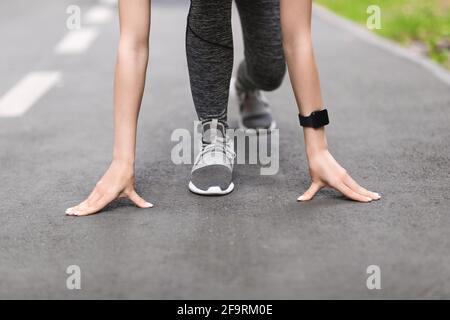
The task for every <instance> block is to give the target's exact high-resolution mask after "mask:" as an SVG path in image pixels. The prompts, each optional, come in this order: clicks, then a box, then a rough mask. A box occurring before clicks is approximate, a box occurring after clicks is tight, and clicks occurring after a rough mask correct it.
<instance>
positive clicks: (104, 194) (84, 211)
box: [66, 162, 153, 217]
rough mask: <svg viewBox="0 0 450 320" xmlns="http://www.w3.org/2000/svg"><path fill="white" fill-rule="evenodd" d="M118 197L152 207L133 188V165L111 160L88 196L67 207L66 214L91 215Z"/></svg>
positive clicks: (141, 206)
mask: <svg viewBox="0 0 450 320" xmlns="http://www.w3.org/2000/svg"><path fill="white" fill-rule="evenodd" d="M119 198H128V199H130V200H131V201H132V202H133V203H134V204H135V205H136V206H137V207H139V208H143V209H146V208H151V207H153V204H151V203H150V202H147V201H145V200H144V199H142V198H141V196H139V195H138V194H137V192H136V190H135V178H134V169H133V166H127V165H123V164H120V163H117V162H113V163H112V164H111V166H110V167H109V168H108V170H107V171H106V173H105V175H104V176H103V177H102V178H101V179H100V181H99V182H98V183H97V185H96V186H95V188H94V190H93V191H92V193H91V194H90V195H89V197H88V198H87V199H86V200H84V201H83V202H81V203H80V204H79V205H77V206H75V207H72V208H69V209H67V210H66V214H67V215H69V216H79V217H81V216H88V215H92V214H95V213H98V212H100V211H101V210H102V209H103V208H105V207H106V206H107V205H108V204H109V203H111V202H112V201H114V200H116V199H119Z"/></svg>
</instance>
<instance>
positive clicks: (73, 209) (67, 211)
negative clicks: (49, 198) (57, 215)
mask: <svg viewBox="0 0 450 320" xmlns="http://www.w3.org/2000/svg"><path fill="white" fill-rule="evenodd" d="M86 204H87V200H84V201H83V202H81V203H79V204H77V205H76V206H73V207H71V208H69V209H67V210H66V214H67V215H73V214H74V212H76V211H77V210H79V209H80V208H82V207H83V206H85V205H86Z"/></svg>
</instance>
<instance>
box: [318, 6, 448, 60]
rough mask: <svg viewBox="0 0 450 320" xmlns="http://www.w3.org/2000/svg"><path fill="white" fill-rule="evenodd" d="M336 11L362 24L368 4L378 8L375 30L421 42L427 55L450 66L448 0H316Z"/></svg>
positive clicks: (399, 39) (407, 42)
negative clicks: (379, 21) (379, 18)
mask: <svg viewBox="0 0 450 320" xmlns="http://www.w3.org/2000/svg"><path fill="white" fill-rule="evenodd" d="M316 2H317V3H318V4H320V5H322V6H325V7H327V8H329V9H330V10H332V11H334V12H336V13H337V14H339V15H341V16H344V17H346V18H348V19H350V20H353V21H355V22H358V23H360V24H363V25H365V24H366V21H367V18H368V17H369V14H368V13H367V8H368V7H369V6H370V5H377V6H379V7H380V8H381V29H379V30H373V31H374V32H375V33H377V34H379V35H381V36H383V37H387V38H389V39H392V40H395V41H397V42H400V43H402V44H403V45H405V46H412V45H413V44H415V45H418V44H419V46H423V47H424V48H425V51H426V53H427V54H428V56H429V57H430V58H431V59H433V60H434V61H436V62H438V63H440V64H443V65H444V66H445V67H447V68H449V69H450V53H449V52H450V0H316Z"/></svg>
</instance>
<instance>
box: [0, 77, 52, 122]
mask: <svg viewBox="0 0 450 320" xmlns="http://www.w3.org/2000/svg"><path fill="white" fill-rule="evenodd" d="M60 79H61V73H60V72H58V71H46V72H32V73H29V74H28V75H27V76H25V77H24V78H23V79H22V80H20V81H19V83H17V84H16V86H15V87H13V88H12V89H11V90H10V91H9V92H7V93H6V94H5V95H4V96H3V97H1V98H0V117H20V116H22V115H24V114H25V113H26V112H27V111H28V109H30V108H31V107H32V106H33V105H34V104H35V103H36V102H37V101H38V100H39V99H40V98H41V97H42V96H44V95H45V94H46V93H47V92H48V91H49V90H50V89H51V88H53V87H54V86H55V85H56V84H57V83H58V81H59V80H60Z"/></svg>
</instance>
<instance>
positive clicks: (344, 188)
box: [332, 182, 372, 202]
mask: <svg viewBox="0 0 450 320" xmlns="http://www.w3.org/2000/svg"><path fill="white" fill-rule="evenodd" d="M332 187H333V188H335V189H336V190H338V191H340V192H342V193H343V194H344V195H345V196H346V197H347V198H349V199H352V200H355V201H359V202H370V201H372V198H370V197H366V196H363V195H362V194H359V193H357V192H355V191H353V190H352V189H350V188H349V187H347V185H346V184H345V183H343V182H341V183H339V184H337V185H336V186H332Z"/></svg>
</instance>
